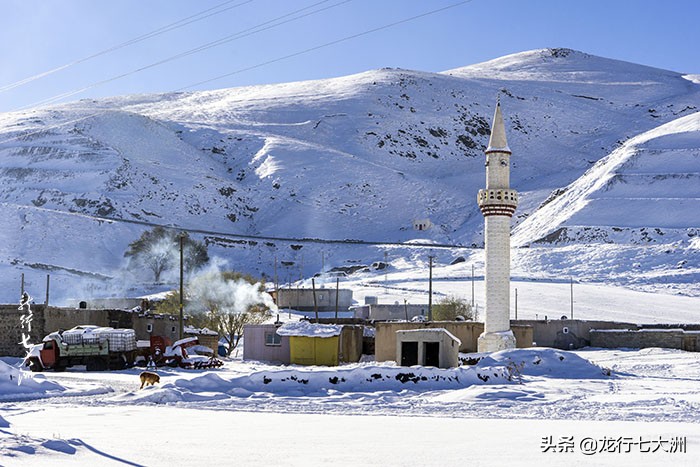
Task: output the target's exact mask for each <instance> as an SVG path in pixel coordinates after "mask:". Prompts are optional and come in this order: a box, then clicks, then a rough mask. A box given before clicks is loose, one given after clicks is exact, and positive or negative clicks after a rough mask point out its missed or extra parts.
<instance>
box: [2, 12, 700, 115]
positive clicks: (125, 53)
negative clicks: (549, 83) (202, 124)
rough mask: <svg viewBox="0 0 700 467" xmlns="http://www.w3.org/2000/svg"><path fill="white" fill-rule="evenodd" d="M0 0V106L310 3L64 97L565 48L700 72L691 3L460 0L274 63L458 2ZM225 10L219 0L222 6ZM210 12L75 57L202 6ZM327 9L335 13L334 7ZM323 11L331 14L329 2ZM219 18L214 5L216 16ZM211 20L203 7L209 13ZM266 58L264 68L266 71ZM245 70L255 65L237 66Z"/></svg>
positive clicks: (439, 67) (422, 65) (446, 65)
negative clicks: (285, 19)
mask: <svg viewBox="0 0 700 467" xmlns="http://www.w3.org/2000/svg"><path fill="white" fill-rule="evenodd" d="M320 1H321V0H235V1H229V2H226V0H206V1H205V0H197V1H194V0H148V1H145V0H119V1H95V0H62V1H48V0H2V1H0V56H1V57H2V66H1V67H0V111H11V110H16V109H19V108H22V107H25V106H29V105H33V104H35V103H38V102H41V101H43V100H44V99H47V98H51V97H53V96H57V95H60V94H62V93H66V92H70V91H73V90H78V89H81V88H83V87H90V86H93V85H94V83H98V82H100V81H104V80H109V79H112V78H114V77H116V76H118V75H121V74H125V73H128V72H131V71H133V70H136V69H138V68H141V67H144V66H148V65H151V64H153V63H155V62H158V61H160V60H163V59H166V58H168V57H172V56H175V55H177V54H180V53H182V52H185V51H188V50H191V49H193V48H195V47H198V46H201V45H202V44H206V43H209V42H211V41H215V40H218V39H220V38H223V37H225V36H231V35H233V34H236V33H238V32H241V31H245V30H249V29H250V28H254V27H256V26H258V25H260V24H262V23H265V22H267V21H270V20H272V19H274V18H277V17H280V16H282V15H285V14H287V13H290V12H292V11H295V10H299V9H301V8H304V7H310V6H311V5H314V4H318V5H317V6H316V7H313V8H312V9H309V10H306V12H310V11H312V10H313V9H321V8H327V9H326V10H325V11H321V12H319V13H316V14H313V15H309V16H307V17H305V18H301V19H299V20H295V21H291V22H289V23H287V24H283V25H281V26H278V27H274V28H270V29H267V30H265V31H262V32H259V33H257V34H252V35H249V36H247V37H243V38H240V39H237V40H234V41H231V42H228V43H226V44H223V45H221V46H218V47H212V48H210V49H208V50H205V51H202V52H200V53H195V54H192V55H189V56H186V57H184V58H181V59H177V60H172V61H170V62H168V63H165V64H163V65H160V66H155V67H152V68H149V69H147V70H144V71H142V72H138V73H133V74H130V75H128V76H126V77H124V78H120V79H115V80H113V81H111V82H108V83H105V84H102V85H99V86H94V87H92V88H91V89H88V90H87V91H84V92H81V93H79V94H75V95H73V96H70V97H69V98H67V99H65V100H64V101H70V100H76V99H81V98H88V97H101V96H111V95H121V94H133V93H151V92H168V91H173V90H177V89H180V88H183V87H186V86H190V85H192V84H195V83H199V82H201V81H205V80H210V79H212V78H215V77H217V76H221V75H224V74H229V73H231V75H230V76H228V77H226V78H222V79H219V80H216V81H211V82H208V83H206V84H202V85H199V86H194V87H191V88H188V89H216V88H225V87H235V86H242V85H250V84H264V83H278V82H288V81H299V80H306V79H317V78H329V77H335V76H343V75H348V74H352V73H358V72H362V71H366V70H370V69H375V68H381V67H401V68H408V69H415V70H422V71H435V72H437V71H443V70H447V69H451V68H457V67H460V66H465V65H470V64H473V63H478V62H482V61H486V60H490V59H493V58H497V57H500V56H502V55H507V54H510V53H516V52H521V51H524V50H530V49H537V48H544V47H569V48H573V49H577V50H581V51H584V52H587V53H590V54H594V55H600V56H604V57H609V58H615V59H620V60H625V61H630V62H635V63H640V64H644V65H650V66H654V67H659V68H665V69H669V70H673V71H678V72H683V73H700V61H699V60H698V55H699V54H698V51H697V44H698V43H700V33H698V30H699V29H698V26H697V18H699V17H700V2H698V1H695V0H665V1H658V0H654V1H652V0H585V1H584V0H579V1H574V0H530V1H527V0H471V1H468V2H467V3H464V4H461V5H458V6H456V7H454V8H451V9H448V10H445V11H442V12H438V13H435V14H432V15H430V16H426V17H423V18H419V19H416V20H414V21H411V22H407V23H404V24H400V25H397V26H394V27H390V28H387V29H383V30H381V31H378V32H374V33H371V34H367V35H364V36H361V37H357V38H355V39H352V40H347V41H344V42H341V43H338V44H335V45H332V46H328V47H324V48H321V49H318V50H315V51H313V52H309V53H305V54H301V55H297V56H295V57H292V58H288V59H283V60H279V61H275V60H277V59H279V58H281V57H285V56H287V55H292V54H296V53H298V52H301V51H304V50H307V49H310V48H314V47H317V46H319V45H323V44H327V43H329V42H332V41H336V40H338V39H342V38H345V37H348V36H352V35H355V34H358V33H362V32H364V31H368V30H371V29H374V28H380V27H382V26H384V25H387V24H390V23H394V22H397V21H400V20H403V19H405V18H409V17H412V16H416V15H419V14H422V13H425V12H428V11H431V10H436V9H439V8H443V7H448V6H450V5H453V4H456V3H459V2H460V0H422V1H419V0H349V1H347V0H346V1H345V2H344V3H341V2H343V1H344V0H327V1H325V2H323V3H319V2H320ZM224 3H225V4H224ZM219 5H221V6H220V9H224V8H229V9H228V10H227V11H224V12H222V13H220V14H216V15H213V16H210V17H208V18H206V19H204V20H202V21H198V22H193V23H191V24H188V25H185V26H184V27H181V28H178V29H174V30H172V31H168V32H166V33H163V34H160V35H157V36H155V37H152V38H150V39H147V40H144V41H141V42H138V43H136V44H133V45H130V46H127V47H123V48H120V49H118V50H115V51H113V52H111V53H105V54H102V55H100V56H98V57H96V58H93V59H90V60H86V61H84V62H82V63H78V64H76V65H73V66H71V67H68V68H66V69H63V70H61V71H59V72H56V73H53V74H50V75H48V76H45V77H43V78H41V79H36V80H34V81H31V82H30V83H27V84H24V85H21V86H17V87H14V88H12V89H6V90H2V89H3V87H5V86H7V85H10V84H12V83H16V82H17V81H19V80H22V79H25V78H28V77H32V76H35V75H37V74H39V73H43V72H46V71H49V70H52V69H54V68H56V67H59V66H61V65H65V64H67V63H71V62H73V61H75V60H79V59H83V58H85V57H88V56H90V55H93V54H95V53H98V52H101V51H104V50H106V49H109V48H111V47H114V46H116V45H119V44H123V43H124V42H126V41H129V40H131V39H134V38H136V37H139V36H141V35H143V34H147V33H149V32H152V31H154V30H157V29H159V28H162V27H163V26H167V25H170V24H172V23H174V22H176V21H178V20H182V19H183V18H187V17H190V16H191V15H195V14H197V13H199V12H202V11H204V10H207V9H208V8H212V7H216V6H219ZM334 5H336V6H334ZM328 7H330V8H328ZM214 11H217V10H212V11H211V12H214ZM211 12H210V13H211ZM269 61H275V62H274V63H270V64H266V65H264V63H266V62H269ZM250 67H255V68H253V69H250V70H247V71H242V70H245V69H247V68H250Z"/></svg>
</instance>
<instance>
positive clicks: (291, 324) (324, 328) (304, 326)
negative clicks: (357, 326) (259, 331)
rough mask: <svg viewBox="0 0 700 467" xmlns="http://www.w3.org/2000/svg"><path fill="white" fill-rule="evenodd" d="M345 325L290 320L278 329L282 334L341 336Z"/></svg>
mask: <svg viewBox="0 0 700 467" xmlns="http://www.w3.org/2000/svg"><path fill="white" fill-rule="evenodd" d="M342 331H343V326H339V325H336V324H314V323H310V322H308V321H288V322H286V323H284V324H283V325H282V326H280V327H279V328H278V329H277V334H279V335H280V336H297V337H299V336H303V337H334V336H339V335H340V333H341V332H342Z"/></svg>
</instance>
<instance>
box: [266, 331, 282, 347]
mask: <svg viewBox="0 0 700 467" xmlns="http://www.w3.org/2000/svg"><path fill="white" fill-rule="evenodd" d="M265 345H269V346H279V345H282V337H280V335H279V334H277V333H276V332H275V331H265Z"/></svg>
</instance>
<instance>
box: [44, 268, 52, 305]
mask: <svg viewBox="0 0 700 467" xmlns="http://www.w3.org/2000/svg"><path fill="white" fill-rule="evenodd" d="M50 281H51V275H49V274H47V275H46V301H45V302H44V306H49V285H50Z"/></svg>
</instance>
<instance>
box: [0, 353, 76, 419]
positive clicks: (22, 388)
mask: <svg viewBox="0 0 700 467" xmlns="http://www.w3.org/2000/svg"><path fill="white" fill-rule="evenodd" d="M64 391H66V388H65V387H63V386H61V385H60V384H58V383H55V382H53V381H47V380H46V378H45V377H44V375H32V374H29V373H27V372H25V371H20V370H17V369H16V368H13V367H11V366H10V365H8V364H7V363H5V362H2V361H0V400H16V399H34V398H37V397H47V396H57V395H61V393H62V392H64ZM0 422H1V420H0Z"/></svg>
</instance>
